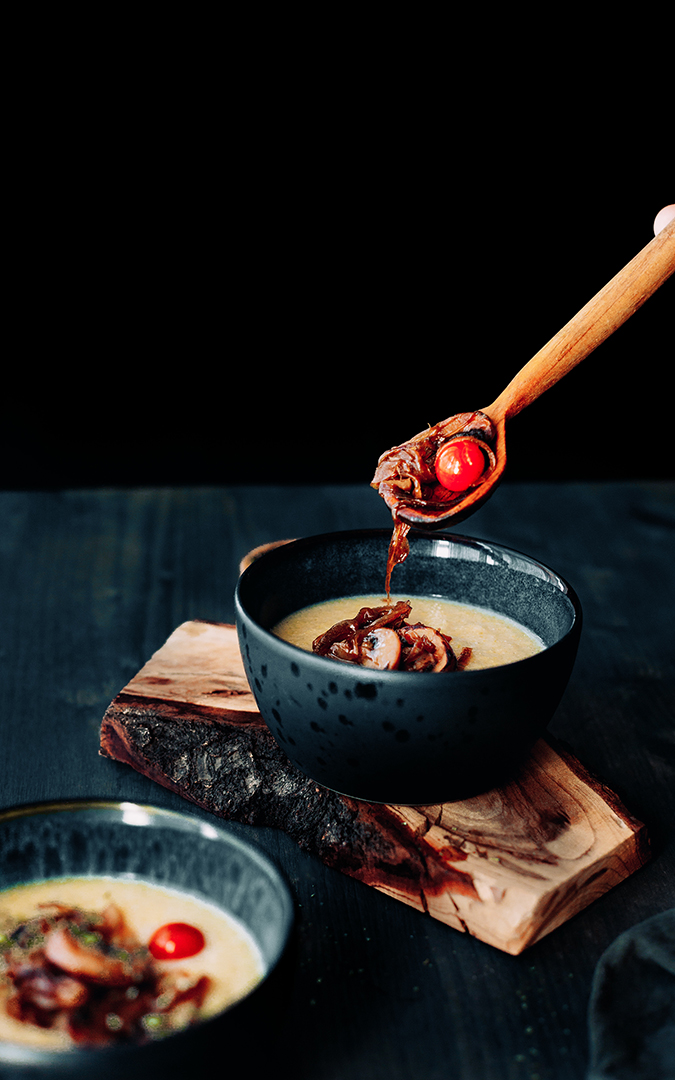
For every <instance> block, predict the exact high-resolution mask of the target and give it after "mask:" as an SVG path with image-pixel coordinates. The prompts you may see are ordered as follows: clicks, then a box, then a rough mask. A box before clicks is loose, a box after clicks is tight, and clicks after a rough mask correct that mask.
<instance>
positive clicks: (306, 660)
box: [234, 528, 583, 688]
mask: <svg viewBox="0 0 675 1080" xmlns="http://www.w3.org/2000/svg"><path fill="white" fill-rule="evenodd" d="M390 537H391V529H384V528H373V529H346V530H336V531H333V532H325V533H317V534H310V535H308V536H301V537H298V538H297V539H295V540H290V541H288V542H287V543H285V544H283V546H280V547H276V548H273V549H271V550H270V551H267V552H265V554H263V555H261V556H260V557H259V558H258V559H256V560H255V561H254V562H252V563H251V564H250V566H247V567H246V569H245V570H244V571H243V572H242V574H240V576H239V579H238V581H237V584H236V587H235V592H234V603H235V617H236V623H237V630H238V631H240V629H241V618H242V616H245V618H246V619H247V620H250V622H251V623H253V624H254V626H255V627H256V628H257V630H258V631H259V632H260V633H261V634H263V635H265V637H267V638H269V639H271V640H272V641H273V642H274V643H275V646H278V647H279V648H280V649H281V650H282V652H286V653H287V654H288V656H289V657H291V658H292V657H295V656H301V657H302V658H303V664H305V665H307V664H309V666H310V669H312V670H316V671H317V673H318V672H322V673H324V674H326V675H329V674H330V672H333V673H335V665H336V660H335V659H334V658H331V657H326V656H319V655H318V654H317V653H313V652H310V651H309V650H308V649H303V648H301V647H300V646H298V645H293V644H292V643H291V642H290V641H285V640H284V639H283V638H280V637H278V636H277V635H276V634H274V633H273V632H272V631H271V630H268V629H267V628H266V627H264V626H262V624H261V623H259V622H258V620H257V619H254V618H253V616H252V615H251V614H250V612H249V611H248V610H247V608H246V606H245V604H244V602H243V600H242V596H241V589H242V586H243V587H244V589H245V588H246V585H247V581H248V580H249V579H250V578H251V577H253V576H254V575H255V574H256V573H258V572H259V568H260V564H261V563H263V562H264V563H265V565H267V566H269V565H270V561H272V562H273V561H283V559H284V558H285V557H287V553H288V551H289V550H291V551H292V550H294V549H295V550H297V549H298V548H300V549H301V548H302V547H309V546H313V545H317V544H319V543H327V542H335V541H336V540H342V539H344V540H349V541H352V540H358V539H374V538H377V539H383V540H386V541H387V543H388V540H389V538H390ZM409 539H410V541H411V542H413V541H415V540H420V541H421V542H423V543H424V542H427V541H428V542H432V543H439V542H440V543H444V542H445V543H446V544H447V545H448V546H450V545H453V544H455V545H456V546H457V547H463V548H473V549H475V550H483V551H486V552H490V551H493V552H499V553H502V554H503V555H505V556H507V560H506V561H507V562H513V563H521V564H522V562H523V561H524V562H525V563H526V564H527V566H530V567H532V568H533V571H534V572H533V573H532V574H531V576H533V577H537V578H539V579H540V580H544V581H546V582H548V584H550V585H551V586H553V587H554V588H557V589H558V591H559V592H560V593H561V594H562V595H563V596H566V597H567V599H568V600H569V601H570V604H571V607H572V620H571V623H570V626H569V628H568V629H567V630H566V632H565V633H564V634H563V635H562V636H561V637H560V638H558V640H557V641H555V642H553V644H552V645H547V646H546V647H545V648H544V649H541V650H540V651H539V652H538V653H534V654H533V655H532V656H526V657H524V658H523V659H522V660H514V661H512V662H511V663H509V664H495V665H492V666H491V667H489V668H474V669H471V668H469V669H468V670H466V671H452V672H448V673H447V674H448V675H449V676H451V677H452V676H460V675H461V676H462V678H463V679H472V678H473V679H478V678H480V677H483V678H484V677H485V673H486V672H489V671H500V670H503V669H504V668H517V667H518V666H519V665H521V664H531V663H532V662H533V661H536V660H537V657H541V656H542V655H543V654H550V653H551V651H552V650H553V649H557V648H560V647H561V646H563V644H564V642H566V641H567V639H568V638H569V637H570V636H571V635H573V634H576V633H579V632H580V629H581V625H582V617H583V616H582V608H581V601H580V600H579V597H578V595H577V593H576V591H575V589H574V588H573V587H572V585H571V584H570V583H569V581H567V579H566V578H565V577H563V575H562V574H560V573H558V571H557V570H554V569H553V568H552V567H550V566H548V565H547V564H546V563H543V562H542V561H541V560H540V559H536V558H534V556H532V555H528V554H526V553H525V552H523V551H519V550H518V549H517V548H512V547H508V546H507V545H505V544H501V543H499V542H498V541H493V540H483V539H480V538H478V537H472V536H466V535H464V534H459V533H447V532H433V533H430V532H428V531H427V530H423V529H411V530H410V533H409ZM408 557H409V558H411V557H412V553H411V555H410V556H408ZM512 568H513V569H514V570H515V571H516V572H522V573H527V572H529V571H527V570H526V569H525V568H524V567H522V566H521V567H520V568H519V567H518V566H513V567H512ZM383 581H384V567H383ZM399 591H400V590H396V589H394V588H393V587H392V593H394V594H396V593H397V592H399ZM319 602H320V601H319ZM299 610H301V609H299ZM337 663H338V664H340V662H339V661H337ZM345 669H349V671H350V672H351V673H353V674H355V675H359V680H360V681H363V680H367V681H368V682H373V681H374V682H376V683H380V682H384V683H385V684H389V685H391V680H392V679H395V680H397V681H399V682H400V683H403V682H404V681H408V680H410V679H413V680H414V683H413V685H414V686H419V687H420V688H421V685H422V682H421V680H422V681H424V682H429V681H431V682H430V685H431V684H433V685H437V684H438V674H437V673H436V672H431V671H429V672H426V671H422V672H410V671H388V670H387V671H381V670H378V669H377V668H363V667H361V666H360V665H358V664H345V663H342V664H340V670H341V671H343V672H344V671H345ZM359 673H360V674H359Z"/></svg>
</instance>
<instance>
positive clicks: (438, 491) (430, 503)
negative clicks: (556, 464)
mask: <svg viewBox="0 0 675 1080" xmlns="http://www.w3.org/2000/svg"><path fill="white" fill-rule="evenodd" d="M673 270H675V219H673V220H672V221H671V222H670V223H669V224H668V225H666V226H665V227H664V228H663V229H662V230H661V231H660V232H659V233H658V234H657V235H656V236H655V237H654V238H653V240H651V241H650V242H649V243H648V244H647V245H646V246H645V247H644V248H643V249H642V250H641V251H640V252H638V254H637V255H636V256H635V257H634V258H633V259H632V260H631V261H630V262H629V263H628V264H627V265H626V266H624V267H623V269H622V270H620V271H619V273H618V274H616V275H615V276H614V277H613V278H612V279H611V281H609V282H608V283H607V285H605V286H604V288H602V289H601V290H600V292H598V293H596V295H595V296H594V297H593V298H592V299H591V300H589V302H588V303H587V304H586V305H585V306H584V307H583V308H582V309H581V310H580V311H578V312H577V314H576V315H574V316H573V318H572V319H570V321H569V322H568V323H566V324H565V326H563V328H562V329H561V330H559V331H558V333H557V334H556V335H555V336H554V337H552V338H551V340H550V341H549V342H548V343H547V344H546V345H544V347H543V348H542V349H540V350H539V352H538V353H536V354H535V356H533V357H532V359H531V360H529V361H528V362H527V364H525V366H524V367H523V368H521V370H520V371H519V372H518V373H517V374H516V375H515V376H514V378H513V379H512V380H511V382H510V383H509V384H508V386H507V387H506V388H505V389H504V390H503V391H502V393H501V394H500V395H499V397H497V398H496V399H495V400H494V401H493V402H492V404H491V405H488V406H487V407H485V408H483V409H480V410H478V411H476V412H473V413H457V414H456V415H454V416H451V417H449V418H448V419H447V420H443V421H441V423H439V424H436V425H435V426H433V427H429V428H427V429H426V430H425V431H422V432H420V433H419V434H418V435H415V436H413V438H412V439H409V440H408V441H407V442H405V443H401V444H400V445H399V446H395V447H392V449H391V450H388V451H386V453H384V454H382V455H381V457H380V459H379V461H378V465H377V469H376V471H375V475H374V477H373V480H372V481H371V485H372V487H374V488H377V490H378V491H379V493H380V495H381V496H382V498H383V499H384V501H385V502H386V504H387V506H388V507H389V509H390V510H391V513H392V517H393V518H394V522H395V523H396V524H397V526H398V528H399V533H400V532H403V531H405V529H406V528H407V527H410V526H415V527H417V528H432V529H435V528H442V527H444V526H446V525H447V524H448V522H449V521H450V520H452V522H453V524H454V523H457V522H459V521H463V520H464V519H465V518H467V517H469V516H470V515H471V514H473V513H475V511H476V510H478V508H479V507H480V506H481V505H482V504H483V503H484V502H485V501H486V499H488V498H489V497H490V496H491V495H492V493H493V491H494V490H495V488H496V486H497V485H498V483H499V481H500V480H501V478H502V476H503V474H504V470H505V468H506V423H507V421H508V420H510V419H511V418H512V417H513V416H516V415H517V414H518V413H519V412H522V410H523V409H525V408H526V407H527V406H528V405H531V404H532V402H533V401H536V399H537V398H538V397H540V396H541V395H542V394H543V393H544V392H545V391H546V390H548V389H549V388H550V387H551V386H554V385H555V383H557V382H559V381H560V380H561V379H562V378H563V377H564V376H565V375H567V373H568V372H569V371H571V370H572V368H574V367H576V365H577V364H578V363H580V361H581V360H583V359H585V357H587V356H588V355H589V353H591V352H593V350H594V349H596V348H597V347H598V345H600V344H601V343H602V342H603V341H604V340H605V339H606V338H608V337H609V336H610V335H611V334H613V333H614V331H615V330H616V329H618V327H619V326H621V325H622V324H623V323H624V322H626V320H627V319H628V318H630V316H631V315H632V314H633V313H634V312H635V311H637V309H638V308H639V307H640V306H641V305H642V304H643V303H644V302H645V300H647V299H648V298H649V297H650V296H651V295H652V293H654V292H655V291H656V290H657V289H658V288H659V286H660V285H662V284H663V282H664V281H666V280H667V279H668V278H669V277H670V275H671V274H672V273H673ZM458 437H461V438H462V439H464V438H467V437H468V438H471V439H473V440H474V441H477V442H478V443H479V444H480V445H481V448H482V449H483V452H484V455H485V459H486V467H485V470H484V471H483V473H482V475H481V476H480V478H479V479H478V481H477V482H476V483H475V484H474V485H473V486H472V487H470V488H468V489H467V490H465V491H454V492H453V491H448V490H447V489H444V488H443V487H442V485H440V484H439V483H438V480H437V478H436V475H435V471H434V460H435V457H436V454H437V453H438V450H439V448H440V447H441V446H443V445H444V444H445V443H447V442H448V441H449V440H452V439H454V438H458Z"/></svg>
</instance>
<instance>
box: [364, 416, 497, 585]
mask: <svg viewBox="0 0 675 1080" xmlns="http://www.w3.org/2000/svg"><path fill="white" fill-rule="evenodd" d="M496 438H497V432H496V430H495V427H494V425H493V423H492V421H491V420H490V418H489V416H486V415H485V413H482V412H473V413H458V414H457V415H456V416H451V417H450V418H449V419H448V420H444V421H443V422H442V423H440V424H436V425H435V426H434V427H429V428H427V429H426V430H425V431H421V432H420V433H419V434H418V435H415V436H414V437H413V438H412V439H409V440H408V441H407V442H404V443H401V445H400V446H394V447H392V448H391V450H387V451H386V452H385V453H384V454H382V455H381V456H380V459H379V461H378V463H377V468H376V470H375V475H374V476H373V479H372V480H371V487H374V488H377V490H378V492H379V494H380V495H381V496H382V498H383V499H384V501H385V503H386V505H387V506H388V507H389V509H390V511H391V516H392V518H393V521H394V529H393V532H392V536H391V541H390V544H389V552H388V555H387V567H386V572H385V592H386V594H387V596H389V592H390V588H391V575H392V570H393V568H394V567H395V566H396V565H397V564H398V563H402V562H403V561H404V560H405V559H407V557H408V552H409V547H408V533H409V532H410V520H403V518H402V517H401V513H402V511H405V512H406V515H409V516H412V517H413V518H414V516H415V514H416V513H419V514H421V515H422V516H423V520H424V523H425V524H429V523H430V522H431V523H433V521H434V520H439V521H441V520H442V519H443V518H444V517H445V516H446V515H447V513H448V509H449V508H450V507H451V506H452V504H453V503H456V502H459V501H461V500H462V499H463V498H464V497H465V495H466V493H467V491H470V490H471V489H472V488H474V487H476V486H477V485H478V484H481V483H483V482H484V481H485V480H487V479H488V477H489V476H490V474H491V473H492V472H493V471H494V469H495V467H496V464H497V459H496V457H495V452H494V445H495V442H496ZM460 485H461V486H460Z"/></svg>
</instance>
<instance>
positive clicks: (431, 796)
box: [235, 530, 582, 805]
mask: <svg viewBox="0 0 675 1080" xmlns="http://www.w3.org/2000/svg"><path fill="white" fill-rule="evenodd" d="M390 537H391V532H390V531H389V530H367V531H355V532H344V533H333V534H326V535H322V536H317V537H307V538H304V539H301V540H297V541H294V542H293V543H290V544H287V545H284V546H283V547H280V548H277V549H275V550H272V551H270V552H269V553H267V554H266V555H264V556H263V557H262V558H260V559H258V560H257V561H256V562H254V563H253V564H252V565H251V566H250V567H249V568H248V569H247V570H245V571H244V573H243V574H242V576H241V578H240V580H239V582H238V585H237V589H236V593H235V610H236V619H237V630H238V634H239V643H240V647H241V653H242V657H243V660H244V666H245V669H246V674H247V677H248V680H249V683H250V685H251V689H252V691H253V693H254V695H255V698H256V702H257V704H258V708H259V709H260V712H261V714H262V716H263V719H264V720H265V722H266V724H267V726H268V727H269V729H270V731H271V733H272V735H273V736H274V738H275V739H276V740H277V742H278V743H279V745H280V746H281V747H282V749H283V750H284V751H285V752H286V754H287V755H288V757H289V758H290V760H291V761H292V762H293V763H294V764H295V765H297V766H298V768H299V769H301V770H302V772H304V773H305V774H306V775H308V776H309V777H311V778H312V779H313V780H315V781H316V782H317V783H319V784H321V785H323V786H325V787H328V788H332V789H333V790H335V791H338V792H341V793H342V794H345V795H349V796H351V797H353V798H357V799H362V800H366V801H369V802H388V803H404V804H405V803H407V804H418V805H419V804H429V803H436V802H446V801H450V800H455V799H460V798H466V797H468V796H470V795H474V794H478V793H479V792H481V791H486V790H488V789H489V788H491V787H494V786H495V785H496V784H497V783H499V782H501V781H503V780H504V779H506V778H507V777H508V775H509V774H510V773H511V772H512V771H513V769H514V768H515V767H516V766H517V765H518V763H520V762H522V760H523V758H524V757H525V756H526V755H527V753H528V751H529V750H530V749H531V747H532V745H533V744H534V742H535V741H536V740H537V738H539V736H540V735H541V734H542V733H543V732H544V730H545V729H546V727H547V725H548V723H549V722H550V720H551V717H552V716H553V714H554V712H555V709H556V708H557V705H558V703H559V701H560V698H561V696H562V694H563V692H564V690H565V687H566V685H567V682H568V680H569V677H570V674H571V672H572V668H573V665H574V660H575V657H576V652H577V646H578V642H579V636H580V631H581V621H582V620H581V606H580V604H579V600H578V597H577V596H576V593H575V592H574V590H573V589H572V588H571V586H570V585H569V584H568V583H567V582H566V581H564V580H563V579H562V578H561V577H560V576H559V575H558V574H556V573H555V571H553V570H550V569H549V568H548V567H546V566H543V565H542V564H541V563H539V562H537V561H536V560H534V559H531V558H529V557H528V556H527V555H523V554H521V553H520V552H515V551H512V550H511V549H508V548H505V547H503V546H501V545H498V544H493V543H491V542H487V541H482V540H474V539H471V538H469V537H462V536H455V535H447V536H440V535H439V534H433V535H430V534H428V533H414V532H413V533H411V534H410V555H409V557H408V559H407V560H406V561H405V562H404V563H402V564H400V565H399V566H397V567H395V569H394V572H393V577H392V592H393V593H395V594H396V595H400V596H406V597H407V596H415V595H417V596H441V597H445V598H447V599H450V600H457V601H460V602H462V603H469V604H476V605H478V606H481V607H485V608H489V609H490V610H492V611H496V612H499V613H502V614H505V615H508V616H509V617H510V618H513V619H516V620H517V621H518V622H520V623H522V624H524V625H525V626H527V627H528V628H529V629H530V630H532V631H534V632H535V633H536V634H538V635H539V636H540V637H541V638H543V640H544V642H545V643H546V646H547V647H546V648H545V649H544V650H543V651H542V652H539V653H537V654H536V655H534V656H532V657H529V658H527V659H525V660H521V661H518V662H516V663H513V664H507V665H503V666H500V667H493V668H486V669H483V670H477V671H471V670H468V671H459V672H452V673H439V674H435V673H428V674H421V673H418V674H411V673H405V672H397V671H377V670H374V669H366V668H362V667H360V666H358V665H353V664H346V663H343V662H340V661H337V660H332V659H329V658H326V657H320V656H317V655H315V654H313V653H310V652H307V651H306V650H303V649H299V648H297V647H295V646H293V645H290V644H288V643H287V642H284V641H281V640H280V639H279V638H277V637H276V636H275V635H274V634H273V633H271V632H270V631H271V628H272V627H273V626H274V625H275V624H276V623H277V622H278V621H279V620H280V619H282V618H283V617H284V616H286V615H288V614H290V613H291V612H293V611H297V610H298V609H300V608H302V607H305V606H307V605H309V604H315V603H319V602H321V601H323V600H330V599H334V598H337V597H341V596H349V595H357V594H375V595H382V596H384V574H385V566H386V559H387V549H388V544H389V539H390Z"/></svg>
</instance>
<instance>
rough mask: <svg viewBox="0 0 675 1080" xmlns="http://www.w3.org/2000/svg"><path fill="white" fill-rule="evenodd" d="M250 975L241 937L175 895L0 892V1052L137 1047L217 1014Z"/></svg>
mask: <svg viewBox="0 0 675 1080" xmlns="http://www.w3.org/2000/svg"><path fill="white" fill-rule="evenodd" d="M158 923H159V924H161V925H159V926H158ZM262 975H263V966H262V960H261V957H260V955H259V953H258V950H257V948H256V946H255V944H254V942H253V941H252V939H251V938H250V937H249V935H248V934H247V932H246V931H245V930H244V927H243V926H241V925H240V924H239V923H237V922H236V921H235V920H234V919H232V918H231V917H230V916H229V915H228V914H227V913H226V912H224V911H222V910H220V909H219V908H216V907H215V906H213V905H210V904H207V903H206V902H203V901H200V900H198V899H197V898H196V897H192V896H188V895H187V894H184V893H177V892H173V891H172V890H169V889H164V888H161V887H160V886H157V885H152V884H150V883H147V882H143V881H136V880H133V881H120V880H113V879H107V878H69V879H63V880H60V881H50V882H37V883H32V884H27V885H21V886H16V887H14V888H10V889H6V890H4V891H2V892H0V1040H1V1041H5V1042H13V1043H20V1044H23V1045H29V1046H34V1047H38V1048H44V1049H56V1050H67V1049H71V1048H72V1047H74V1046H77V1045H86V1046H94V1047H96V1046H107V1045H110V1044H117V1043H129V1042H138V1043H143V1042H148V1041H151V1040H153V1039H156V1038H161V1037H163V1036H165V1035H168V1034H170V1033H171V1032H173V1031H176V1030H179V1029H181V1028H184V1027H188V1026H190V1025H192V1024H194V1023H197V1022H198V1021H199V1020H201V1019H203V1018H205V1017H207V1016H212V1015H214V1014H215V1013H217V1012H220V1011H222V1010H223V1009H224V1008H227V1006H228V1005H231V1004H232V1003H233V1002H234V1001H236V1000H237V999H238V998H240V997H242V996H243V995H244V994H245V993H247V992H248V991H249V990H250V989H251V988H252V987H253V986H255V984H256V983H257V982H259V981H260V979H261V977H262Z"/></svg>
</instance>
